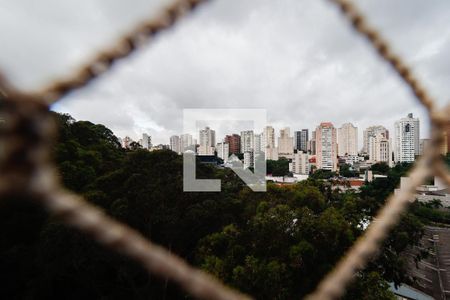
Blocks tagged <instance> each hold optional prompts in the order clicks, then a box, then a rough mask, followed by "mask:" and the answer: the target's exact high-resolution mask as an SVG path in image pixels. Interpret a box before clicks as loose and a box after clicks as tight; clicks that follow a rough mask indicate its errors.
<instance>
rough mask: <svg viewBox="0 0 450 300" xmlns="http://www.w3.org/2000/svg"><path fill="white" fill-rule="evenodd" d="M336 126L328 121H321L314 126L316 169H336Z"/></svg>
mask: <svg viewBox="0 0 450 300" xmlns="http://www.w3.org/2000/svg"><path fill="white" fill-rule="evenodd" d="M336 135H337V134H336V128H335V127H334V126H333V124H332V123H330V122H322V123H320V125H319V126H317V128H316V165H317V169H323V170H329V171H337V162H338V159H337V136H336Z"/></svg>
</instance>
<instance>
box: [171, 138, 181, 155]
mask: <svg viewBox="0 0 450 300" xmlns="http://www.w3.org/2000/svg"><path fill="white" fill-rule="evenodd" d="M170 150H172V151H173V152H176V153H181V140H180V137H179V136H178V135H172V136H171V137H170Z"/></svg>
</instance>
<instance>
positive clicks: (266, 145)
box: [261, 126, 278, 160]
mask: <svg viewBox="0 0 450 300" xmlns="http://www.w3.org/2000/svg"><path fill="white" fill-rule="evenodd" d="M261 141H262V149H263V151H264V154H265V156H266V160H278V149H277V148H276V147H275V129H274V128H273V127H272V126H266V127H264V130H263V133H262V138H261Z"/></svg>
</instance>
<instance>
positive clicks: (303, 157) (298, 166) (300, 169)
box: [292, 151, 310, 175]
mask: <svg viewBox="0 0 450 300" xmlns="http://www.w3.org/2000/svg"><path fill="white" fill-rule="evenodd" d="M309 171H310V164H309V155H308V154H306V153H304V152H302V151H298V152H297V153H294V156H293V159H292V172H293V173H295V174H302V175H308V174H309Z"/></svg>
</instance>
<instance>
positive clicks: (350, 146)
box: [337, 123, 358, 156]
mask: <svg viewBox="0 0 450 300" xmlns="http://www.w3.org/2000/svg"><path fill="white" fill-rule="evenodd" d="M337 144H338V155H339V156H345V155H357V154H358V127H355V126H353V124H352V123H344V124H342V126H341V127H340V128H339V129H338V138H337Z"/></svg>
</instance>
